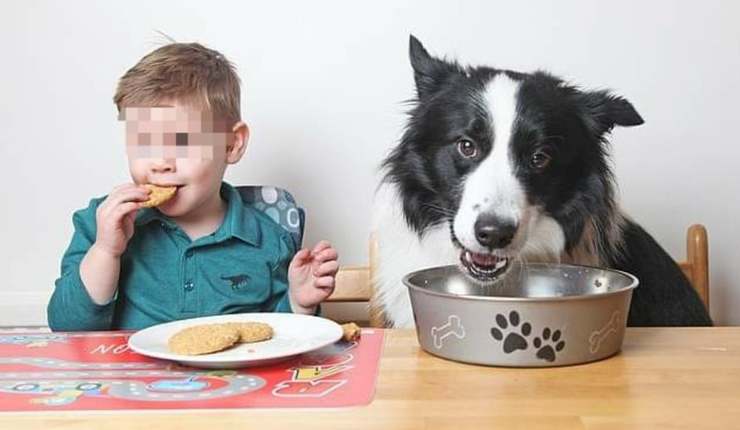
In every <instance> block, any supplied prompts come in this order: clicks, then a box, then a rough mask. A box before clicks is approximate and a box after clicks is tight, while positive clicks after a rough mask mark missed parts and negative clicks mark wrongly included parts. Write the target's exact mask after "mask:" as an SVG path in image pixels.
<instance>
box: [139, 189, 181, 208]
mask: <svg viewBox="0 0 740 430" xmlns="http://www.w3.org/2000/svg"><path fill="white" fill-rule="evenodd" d="M144 187H145V188H146V189H148V190H149V191H150V192H149V200H147V201H145V202H144V203H142V204H141V207H143V208H153V207H156V206H159V205H161V204H162V203H164V202H166V201H167V200H169V199H171V198H172V197H173V196H174V195H175V191H177V187H160V186H159V185H152V184H145V185H144Z"/></svg>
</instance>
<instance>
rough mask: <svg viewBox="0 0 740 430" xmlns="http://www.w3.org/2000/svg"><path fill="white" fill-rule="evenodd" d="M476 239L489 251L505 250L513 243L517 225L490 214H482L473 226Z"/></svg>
mask: <svg viewBox="0 0 740 430" xmlns="http://www.w3.org/2000/svg"><path fill="white" fill-rule="evenodd" d="M473 228H474V230H475V238H476V240H478V243H480V244H481V246H484V247H486V248H489V249H496V248H503V247H505V246H506V245H508V244H510V243H511V240H512V239H514V235H515V234H516V228H517V225H516V224H514V223H512V222H510V221H503V220H501V219H499V218H496V217H495V216H493V215H490V214H481V215H480V216H479V217H478V219H477V220H476V221H475V225H474V226H473Z"/></svg>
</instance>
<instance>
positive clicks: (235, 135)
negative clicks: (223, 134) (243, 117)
mask: <svg viewBox="0 0 740 430" xmlns="http://www.w3.org/2000/svg"><path fill="white" fill-rule="evenodd" d="M248 142H249V127H248V126H247V124H246V123H245V122H244V121H239V122H237V123H236V124H234V127H233V128H232V129H231V134H229V141H228V142H227V144H226V164H234V163H236V162H238V161H239V160H241V158H242V156H243V155H244V151H246V150H247V143H248Z"/></svg>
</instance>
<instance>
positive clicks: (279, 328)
mask: <svg viewBox="0 0 740 430" xmlns="http://www.w3.org/2000/svg"><path fill="white" fill-rule="evenodd" d="M247 321H255V322H262V323H266V324H269V325H270V326H272V328H273V330H274V335H273V338H272V339H270V340H267V341H264V342H256V343H245V344H239V345H237V346H235V347H232V348H229V349H227V350H225V351H221V352H216V353H213V354H205V355H181V354H174V353H172V352H170V351H169V349H168V348H167V341H168V340H169V338H170V336H172V335H173V334H175V333H177V332H178V331H180V330H182V329H184V328H186V327H190V326H194V325H200V324H216V323H225V322H247ZM341 337H342V328H341V327H340V326H339V324H337V323H335V322H334V321H331V320H328V319H325V318H319V317H314V316H308V315H298V314H286V313H253V314H233V315H217V316H212V317H203V318H193V319H188V320H181V321H173V322H169V323H165V324H159V325H155V326H152V327H149V328H146V329H144V330H140V331H138V332H136V333H134V335H133V336H131V337H130V338H129V340H128V345H129V347H130V348H131V349H132V350H134V351H136V352H137V353H139V354H142V355H147V356H149V357H154V358H162V359H165V360H172V361H177V362H179V363H182V364H183V365H186V366H192V367H205V368H209V369H236V368H239V367H248V366H261V365H265V364H270V363H274V362H277V361H282V360H285V359H287V358H290V357H293V356H295V355H298V354H303V353H305V352H309V351H313V350H315V349H319V348H322V347H324V346H327V345H330V344H332V343H334V342H336V341H337V340H339V339H340V338H341Z"/></svg>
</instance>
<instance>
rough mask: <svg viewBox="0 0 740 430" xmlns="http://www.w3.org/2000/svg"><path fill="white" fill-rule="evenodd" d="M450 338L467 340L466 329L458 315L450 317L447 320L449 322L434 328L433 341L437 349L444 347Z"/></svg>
mask: <svg viewBox="0 0 740 430" xmlns="http://www.w3.org/2000/svg"><path fill="white" fill-rule="evenodd" d="M450 336H454V337H456V338H458V339H464V338H465V327H463V325H462V321H461V320H460V317H459V316H457V315H450V316H449V317H448V318H447V322H445V323H444V324H442V325H440V326H436V327H432V339H433V341H434V347H435V348H437V349H441V348H442V346H443V345H444V340H445V339H446V338H448V337H450Z"/></svg>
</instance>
